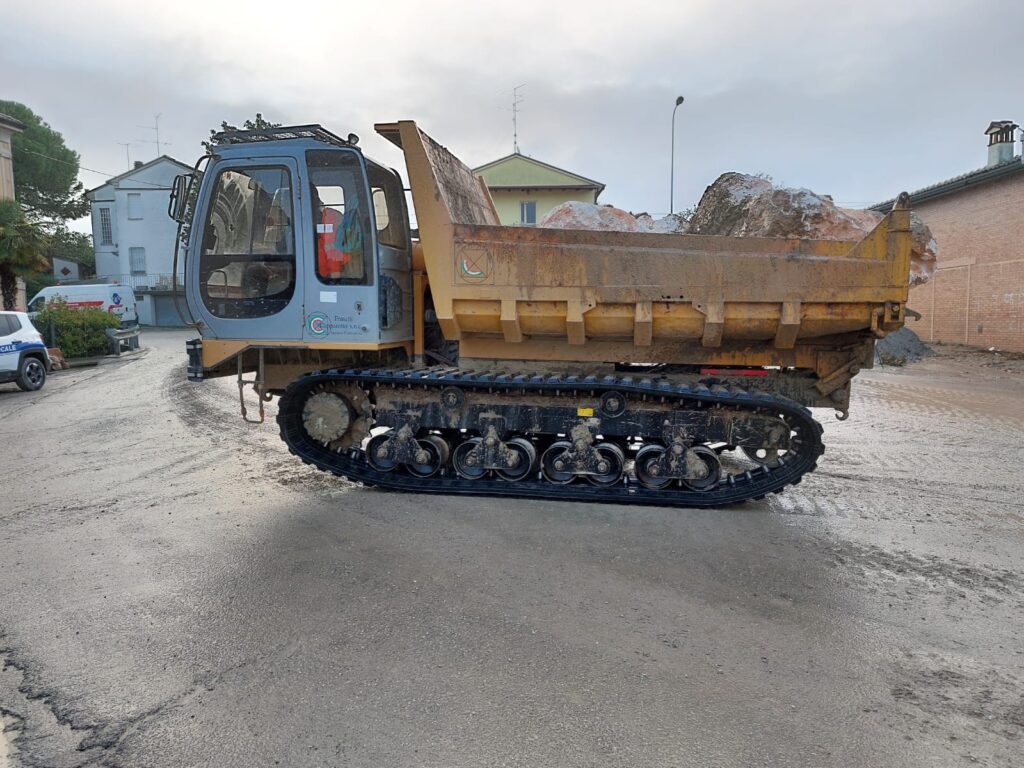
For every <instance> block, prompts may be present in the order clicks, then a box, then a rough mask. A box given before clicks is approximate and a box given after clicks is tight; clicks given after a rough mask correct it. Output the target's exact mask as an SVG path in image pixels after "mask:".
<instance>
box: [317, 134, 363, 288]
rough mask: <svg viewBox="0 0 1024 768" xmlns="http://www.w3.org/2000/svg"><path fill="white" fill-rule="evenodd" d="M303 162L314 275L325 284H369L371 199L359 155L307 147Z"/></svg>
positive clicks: (345, 151)
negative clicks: (307, 192) (310, 226)
mask: <svg viewBox="0 0 1024 768" xmlns="http://www.w3.org/2000/svg"><path fill="white" fill-rule="evenodd" d="M306 163H307V166H308V169H309V185H310V200H311V206H312V211H313V228H314V231H313V236H314V241H315V242H316V274H317V277H318V278H319V279H320V281H321V282H322V283H327V284H329V285H346V284H347V285H365V284H367V283H369V282H370V276H371V274H372V271H371V269H370V265H371V264H372V261H371V256H372V250H373V238H372V237H371V235H370V202H369V201H368V200H367V198H366V185H365V184H364V182H363V170H362V165H361V164H360V162H359V158H358V156H357V155H356V153H354V152H350V151H347V150H310V151H308V152H307V153H306Z"/></svg>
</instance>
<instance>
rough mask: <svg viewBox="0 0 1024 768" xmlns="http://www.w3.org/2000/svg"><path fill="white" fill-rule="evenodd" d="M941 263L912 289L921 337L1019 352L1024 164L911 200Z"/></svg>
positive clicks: (1023, 317)
mask: <svg viewBox="0 0 1024 768" xmlns="http://www.w3.org/2000/svg"><path fill="white" fill-rule="evenodd" d="M914 210H915V211H917V213H918V215H919V216H920V217H921V218H922V219H923V220H924V221H925V223H926V224H928V226H929V227H931V230H932V234H933V235H935V240H936V242H937V243H938V244H939V260H938V268H937V269H936V271H935V275H934V277H932V279H931V280H930V281H928V282H927V283H925V284H924V285H922V286H918V287H917V288H913V289H911V291H910V301H909V306H910V308H911V309H913V310H916V311H918V312H920V313H921V314H922V315H923V317H922V319H921V320H920V321H918V322H914V321H910V324H909V325H910V328H911V329H912V330H913V331H915V332H916V333H917V334H918V335H919V336H920V337H921V338H922V339H924V340H925V341H946V342H955V343H958V344H971V345H974V346H979V347H997V348H999V349H1004V350H1011V351H1015V352H1024V172H1022V173H1018V174H1015V175H1013V176H1010V177H1007V178H1003V179H998V180H996V181H991V182H987V183H985V184H980V185H978V186H976V187H969V188H967V189H965V190H963V191H961V192H955V193H953V194H951V195H947V196H945V197H940V198H938V199H936V200H928V201H925V202H923V203H919V204H918V205H916V206H914Z"/></svg>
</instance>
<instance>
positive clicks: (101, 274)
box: [86, 155, 191, 325]
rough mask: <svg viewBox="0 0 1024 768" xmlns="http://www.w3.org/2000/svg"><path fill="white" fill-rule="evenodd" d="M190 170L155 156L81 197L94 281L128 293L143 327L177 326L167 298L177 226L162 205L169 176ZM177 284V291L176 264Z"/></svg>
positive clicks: (165, 201) (173, 310)
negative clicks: (88, 212) (88, 209)
mask: <svg viewBox="0 0 1024 768" xmlns="http://www.w3.org/2000/svg"><path fill="white" fill-rule="evenodd" d="M190 170H191V168H190V167H189V166H187V165H185V164H184V163H181V162H179V161H177V160H175V159H174V158H173V157H167V155H161V156H160V157H158V158H157V159H156V160H151V161H149V162H148V163H136V164H135V167H134V168H132V169H131V170H130V171H127V172H126V173H122V174H121V175H120V176H115V177H114V178H112V179H110V180H109V181H107V183H106V184H104V185H102V186H100V187H96V188H95V189H91V190H89V191H88V192H87V193H86V198H87V199H88V200H89V201H90V203H92V241H93V247H94V248H95V251H96V277H97V279H100V280H107V281H111V282H117V283H120V284H122V285H130V286H131V287H132V288H133V289H134V291H135V298H136V299H137V301H138V311H139V322H140V323H142V324H143V325H181V319H180V318H179V317H178V313H177V310H175V308H174V297H173V296H172V294H171V285H172V283H171V271H172V269H173V263H174V249H175V246H176V242H175V236H176V234H177V228H178V226H177V224H176V223H175V222H174V221H173V220H172V219H171V218H170V217H169V216H168V215H167V203H168V198H169V195H170V190H171V184H172V183H173V181H174V177H175V176H177V175H178V174H181V173H186V172H188V171H190ZM178 283H179V293H180V284H181V263H180V261H179V264H178Z"/></svg>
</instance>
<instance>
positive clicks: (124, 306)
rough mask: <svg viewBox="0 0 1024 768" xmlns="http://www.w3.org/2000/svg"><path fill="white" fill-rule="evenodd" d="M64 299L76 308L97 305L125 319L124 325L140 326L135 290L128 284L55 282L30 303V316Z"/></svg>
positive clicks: (122, 323) (122, 322) (98, 307)
mask: <svg viewBox="0 0 1024 768" xmlns="http://www.w3.org/2000/svg"><path fill="white" fill-rule="evenodd" d="M60 299H63V300H64V302H65V303H66V304H67V305H68V306H69V307H71V308H72V309H78V308H84V307H95V308H97V309H102V310H105V311H107V312H110V313H112V314H114V315H117V317H118V318H119V319H120V321H121V325H122V327H127V326H131V325H136V324H138V322H139V315H138V313H137V312H136V311H135V292H134V291H133V290H132V289H131V288H129V287H128V286H127V285H111V284H109V283H99V284H96V285H51V286H49V287H48V288H43V290H41V291H40V292H39V293H37V294H36V295H35V296H33V297H32V301H30V302H29V303H28V314H29V317H32V318H34V317H35V316H36V315H37V314H38V313H39V310H41V309H42V308H43V307H45V306H46V305H47V304H49V303H51V302H53V301H58V300H60Z"/></svg>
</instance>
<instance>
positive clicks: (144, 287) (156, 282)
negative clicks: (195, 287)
mask: <svg viewBox="0 0 1024 768" xmlns="http://www.w3.org/2000/svg"><path fill="white" fill-rule="evenodd" d="M171 277H172V275H171V273H170V272H160V273H154V274H147V275H102V276H97V277H96V278H94V280H93V281H92V282H99V283H114V284H116V285H127V286H130V287H131V289H132V290H133V291H140V290H141V291H168V292H169V291H170V290H171V285H172V281H171ZM78 282H84V281H81V280H79V281H78ZM184 284H185V276H184V275H182V274H179V275H178V290H179V291H180V290H182V286H183V285H184Z"/></svg>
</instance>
